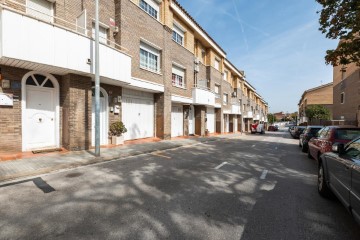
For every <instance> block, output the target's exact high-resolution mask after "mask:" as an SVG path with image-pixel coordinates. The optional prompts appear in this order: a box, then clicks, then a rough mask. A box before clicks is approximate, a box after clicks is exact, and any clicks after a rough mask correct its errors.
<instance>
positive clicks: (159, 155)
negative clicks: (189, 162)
mask: <svg viewBox="0 0 360 240" xmlns="http://www.w3.org/2000/svg"><path fill="white" fill-rule="evenodd" d="M151 155H153V156H157V157H162V158H167V159H171V157H168V156H164V155H161V154H160V153H158V152H153V153H151Z"/></svg>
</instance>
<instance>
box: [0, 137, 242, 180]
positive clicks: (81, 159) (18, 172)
mask: <svg viewBox="0 0 360 240" xmlns="http://www.w3.org/2000/svg"><path fill="white" fill-rule="evenodd" d="M239 136H241V134H240V133H234V134H225V135H217V136H211V137H190V138H185V139H175V140H163V141H159V142H149V143H141V144H134V145H124V146H119V147H114V148H102V149H101V157H95V154H94V150H93V149H91V150H84V151H76V152H66V153H52V154H39V155H36V157H35V156H34V157H28V158H23V159H18V160H12V161H2V162H0V182H3V181H10V180H14V179H17V178H23V177H29V176H34V175H38V174H45V173H49V172H53V171H58V170H61V169H70V168H75V167H78V166H85V165H90V164H94V163H100V162H105V161H109V160H115V159H121V158H126V157H130V156H136V155H140V154H146V153H151V152H156V151H162V150H168V149H173V148H177V147H182V146H188V145H194V144H198V143H202V142H211V141H217V140H221V139H229V138H236V137H239Z"/></svg>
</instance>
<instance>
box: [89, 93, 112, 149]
mask: <svg viewBox="0 0 360 240" xmlns="http://www.w3.org/2000/svg"><path fill="white" fill-rule="evenodd" d="M91 114H92V115H91V122H92V125H91V126H92V128H91V130H92V131H91V134H92V137H91V144H92V146H95V88H92V112H91ZM108 136H109V114H108V95H107V93H106V91H105V90H104V89H103V88H100V145H108V144H109V137H108Z"/></svg>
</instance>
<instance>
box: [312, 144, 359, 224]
mask: <svg viewBox="0 0 360 240" xmlns="http://www.w3.org/2000/svg"><path fill="white" fill-rule="evenodd" d="M332 151H333V152H328V153H325V154H323V155H321V157H320V159H319V164H318V166H319V168H318V169H319V170H318V191H319V193H320V195H321V196H323V197H330V196H331V195H332V194H334V195H336V197H337V198H338V199H339V200H340V201H341V202H342V203H343V204H344V206H345V207H346V208H347V210H348V211H349V212H350V213H351V214H352V215H353V217H354V218H355V220H356V221H357V222H358V223H359V224H360V138H357V139H355V140H353V141H352V142H350V143H349V144H347V145H346V146H345V147H344V144H343V143H339V144H338V143H337V144H334V145H333V146H332Z"/></svg>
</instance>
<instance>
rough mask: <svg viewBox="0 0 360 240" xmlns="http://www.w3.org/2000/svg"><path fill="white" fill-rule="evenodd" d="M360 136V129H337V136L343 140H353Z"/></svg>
mask: <svg viewBox="0 0 360 240" xmlns="http://www.w3.org/2000/svg"><path fill="white" fill-rule="evenodd" d="M359 136H360V129H337V130H336V132H335V138H336V139H341V140H352V139H354V138H356V137H359Z"/></svg>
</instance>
